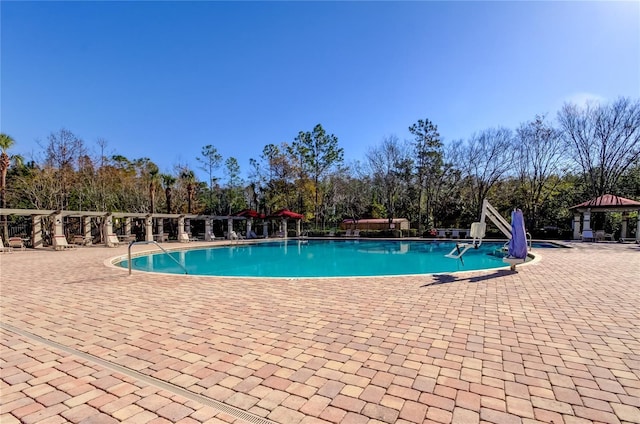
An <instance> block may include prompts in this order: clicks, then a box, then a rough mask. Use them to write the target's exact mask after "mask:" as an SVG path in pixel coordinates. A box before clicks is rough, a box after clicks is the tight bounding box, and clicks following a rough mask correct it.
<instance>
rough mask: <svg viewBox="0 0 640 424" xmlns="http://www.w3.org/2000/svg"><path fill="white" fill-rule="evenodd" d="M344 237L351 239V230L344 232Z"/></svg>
mask: <svg viewBox="0 0 640 424" xmlns="http://www.w3.org/2000/svg"><path fill="white" fill-rule="evenodd" d="M344 236H345V237H351V229H348V230H347V231H345V233H344Z"/></svg>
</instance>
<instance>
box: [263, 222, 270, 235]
mask: <svg viewBox="0 0 640 424" xmlns="http://www.w3.org/2000/svg"><path fill="white" fill-rule="evenodd" d="M262 235H263V236H264V238H269V223H268V222H267V221H263V222H262Z"/></svg>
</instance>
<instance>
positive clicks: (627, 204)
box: [569, 194, 640, 243]
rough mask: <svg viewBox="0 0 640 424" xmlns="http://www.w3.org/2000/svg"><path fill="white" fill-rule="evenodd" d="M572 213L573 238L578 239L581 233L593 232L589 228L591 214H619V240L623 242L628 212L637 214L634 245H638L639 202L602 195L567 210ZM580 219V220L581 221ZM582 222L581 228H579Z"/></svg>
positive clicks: (625, 238) (639, 241) (639, 224)
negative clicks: (620, 221)
mask: <svg viewBox="0 0 640 424" xmlns="http://www.w3.org/2000/svg"><path fill="white" fill-rule="evenodd" d="M569 210H572V211H573V238H574V239H575V240H577V239H580V237H581V234H582V232H584V231H590V230H593V229H592V228H591V214H592V213H597V212H621V213H622V227H621V229H620V240H622V241H625V240H628V238H627V227H628V221H629V212H635V211H637V212H638V221H637V225H636V235H635V241H636V243H640V231H638V230H640V202H637V201H635V200H631V199H626V198H624V197H620V196H616V195H613V194H603V195H602V196H598V197H596V198H593V199H591V200H587V201H586V202H582V203H580V204H579V205H575V206H572V207H570V208H569ZM581 218H582V219H581ZM580 221H582V228H581V226H580Z"/></svg>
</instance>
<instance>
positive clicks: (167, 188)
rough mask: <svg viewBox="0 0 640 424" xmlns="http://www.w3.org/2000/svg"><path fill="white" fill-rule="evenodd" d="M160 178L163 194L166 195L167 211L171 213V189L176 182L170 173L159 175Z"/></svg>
mask: <svg viewBox="0 0 640 424" xmlns="http://www.w3.org/2000/svg"><path fill="white" fill-rule="evenodd" d="M160 177H161V178H162V186H163V187H164V194H165V196H166V197H167V213H171V190H172V189H173V185H174V184H175V183H176V177H174V176H173V175H170V174H162V175H160Z"/></svg>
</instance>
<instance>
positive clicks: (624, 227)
mask: <svg viewBox="0 0 640 424" xmlns="http://www.w3.org/2000/svg"><path fill="white" fill-rule="evenodd" d="M628 222H629V213H627V212H623V213H622V225H621V227H620V238H622V239H624V238H627V225H628ZM637 233H638V231H637V230H636V239H637V238H638V234H637Z"/></svg>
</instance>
